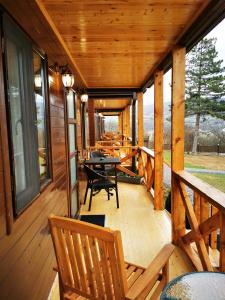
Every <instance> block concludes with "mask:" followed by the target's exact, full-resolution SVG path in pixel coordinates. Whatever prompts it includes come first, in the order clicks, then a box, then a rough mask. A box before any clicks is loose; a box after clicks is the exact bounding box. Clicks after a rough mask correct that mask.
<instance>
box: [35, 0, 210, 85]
mask: <svg viewBox="0 0 225 300" xmlns="http://www.w3.org/2000/svg"><path fill="white" fill-rule="evenodd" d="M209 2H210V1H209V0H184V1H182V0H171V1H168V0H164V1H163V0H161V1H160V0H155V1H153V0H139V1H137V0H114V1H109V0H96V1H93V0H82V1H72V0H36V3H37V4H38V5H39V8H40V10H41V11H42V12H43V14H44V15H45V17H46V19H47V20H48V23H49V24H50V25H51V27H52V28H53V29H54V31H56V32H57V34H59V35H60V37H59V38H60V39H62V41H63V43H65V46H66V47H67V49H68V50H69V52H70V54H71V57H72V60H73V61H75V62H76V68H78V69H79V72H80V73H81V74H82V77H83V78H84V79H85V82H86V85H87V87H88V88H119V87H122V88H139V87H141V86H142V85H143V84H144V83H145V82H146V80H147V79H148V77H149V76H150V75H151V74H152V72H153V71H154V70H155V68H156V66H157V65H158V64H159V62H160V61H162V59H163V58H164V57H165V56H166V54H168V53H169V51H170V50H171V49H172V48H173V46H174V45H175V44H176V43H177V41H178V40H179V38H180V37H181V36H182V34H183V33H184V32H185V31H186V30H187V29H188V28H189V27H190V25H191V24H192V23H193V21H194V20H195V19H196V18H197V16H198V15H199V14H200V13H201V12H202V10H203V9H204V8H205V7H206V5H208V4H209Z"/></svg>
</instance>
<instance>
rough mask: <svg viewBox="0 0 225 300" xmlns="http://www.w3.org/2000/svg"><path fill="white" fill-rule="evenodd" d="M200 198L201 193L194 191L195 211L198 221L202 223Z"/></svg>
mask: <svg viewBox="0 0 225 300" xmlns="http://www.w3.org/2000/svg"><path fill="white" fill-rule="evenodd" d="M200 200H201V197H200V195H199V194H198V193H197V192H194V211H195V215H196V218H197V221H198V223H200Z"/></svg>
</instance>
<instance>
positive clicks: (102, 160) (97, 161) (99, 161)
mask: <svg viewBox="0 0 225 300" xmlns="http://www.w3.org/2000/svg"><path fill="white" fill-rule="evenodd" d="M120 163H121V162H120V159H119V157H92V158H90V159H88V160H85V161H84V164H85V165H113V164H114V165H119V164H120Z"/></svg>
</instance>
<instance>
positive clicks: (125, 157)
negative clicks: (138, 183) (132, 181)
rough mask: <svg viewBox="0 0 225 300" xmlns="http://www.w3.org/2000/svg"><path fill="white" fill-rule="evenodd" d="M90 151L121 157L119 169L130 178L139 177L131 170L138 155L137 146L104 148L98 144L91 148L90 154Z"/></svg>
mask: <svg viewBox="0 0 225 300" xmlns="http://www.w3.org/2000/svg"><path fill="white" fill-rule="evenodd" d="M90 151H102V152H103V153H104V154H106V155H110V156H112V157H119V158H120V162H121V165H118V166H117V169H118V170H120V171H122V172H124V173H125V174H127V175H129V176H133V177H135V176H137V174H136V173H134V172H132V171H131V170H130V168H129V167H130V166H131V161H132V157H133V156H136V155H137V154H138V147H137V146H133V147H132V146H102V145H98V144H96V145H95V146H93V147H89V152H90Z"/></svg>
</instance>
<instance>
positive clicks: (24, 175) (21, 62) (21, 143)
mask: <svg viewBox="0 0 225 300" xmlns="http://www.w3.org/2000/svg"><path fill="white" fill-rule="evenodd" d="M3 26H4V39H5V53H6V55H5V59H6V71H7V75H6V76H7V78H6V80H7V92H8V117H9V124H10V134H11V143H10V144H11V149H10V150H11V166H12V175H13V176H12V177H13V181H14V188H13V195H14V213H15V214H16V215H18V214H19V213H20V212H21V211H22V210H23V209H24V208H25V207H26V206H27V205H28V204H29V203H30V202H31V201H32V200H33V199H34V198H35V197H36V196H37V195H38V194H39V192H40V186H41V181H42V180H43V178H45V179H46V178H47V177H48V176H49V172H48V158H47V151H46V149H47V134H46V107H45V99H46V97H45V90H44V80H43V78H44V72H43V70H44V59H42V58H41V57H40V56H39V55H38V54H36V53H34V54H33V49H32V43H31V41H30V39H29V38H28V37H27V36H26V35H25V34H24V33H23V32H22V31H21V30H20V28H19V27H18V26H16V25H15V24H14V22H13V21H12V20H11V19H10V18H9V17H7V16H6V15H4V18H3ZM38 72H39V75H40V81H41V87H40V88H39V89H38V90H37V88H36V87H35V89H34V86H35V84H34V78H36V77H35V76H36V73H37V74H38ZM40 149H41V150H42V154H41V155H42V157H43V158H42V159H41V158H40V157H41V155H40V154H39V153H40Z"/></svg>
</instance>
